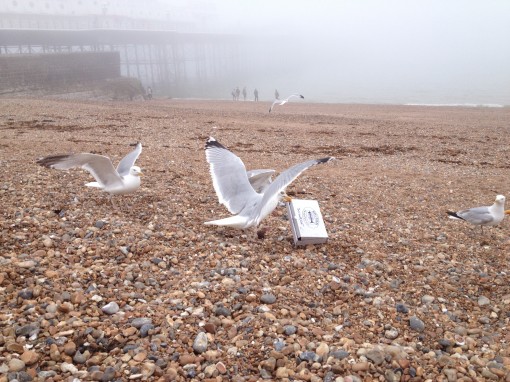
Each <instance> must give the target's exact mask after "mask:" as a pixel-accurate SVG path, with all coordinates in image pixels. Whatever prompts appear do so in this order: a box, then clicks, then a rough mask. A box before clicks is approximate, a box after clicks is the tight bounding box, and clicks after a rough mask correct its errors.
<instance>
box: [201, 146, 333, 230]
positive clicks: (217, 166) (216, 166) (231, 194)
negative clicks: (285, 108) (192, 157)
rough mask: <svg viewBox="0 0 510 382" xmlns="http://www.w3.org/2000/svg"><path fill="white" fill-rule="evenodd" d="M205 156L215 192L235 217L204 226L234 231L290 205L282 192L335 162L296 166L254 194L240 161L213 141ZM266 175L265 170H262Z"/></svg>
mask: <svg viewBox="0 0 510 382" xmlns="http://www.w3.org/2000/svg"><path fill="white" fill-rule="evenodd" d="M205 156H206V159H207V162H208V163H209V165H210V172H211V177H212V181H213V186H214V190H215V191H216V195H217V196H218V200H219V202H220V203H221V204H223V205H225V207H227V209H228V210H229V212H230V213H232V214H235V215H234V216H231V217H228V218H225V219H219V220H213V221H208V222H206V223H205V224H206V225H218V226H228V227H233V228H241V229H245V228H250V227H256V226H258V225H259V224H260V222H261V221H262V220H263V219H264V218H265V217H267V216H268V215H269V214H270V213H271V212H272V211H273V210H274V209H275V208H276V206H277V205H278V202H279V201H280V200H285V201H287V202H288V201H290V200H291V199H290V197H288V196H287V195H286V194H285V192H284V191H285V188H287V186H288V185H289V184H291V183H292V182H293V181H294V179H296V178H297V177H298V176H299V175H300V174H301V173H302V172H303V171H305V170H306V169H308V168H310V167H312V166H314V165H316V164H320V163H327V162H329V161H331V160H332V159H334V158H333V157H326V158H321V159H312V160H308V161H306V162H303V163H300V164H297V165H295V166H293V167H291V168H289V169H287V170H285V171H284V172H282V173H281V174H280V175H279V176H278V177H277V178H276V179H275V180H274V181H273V182H271V183H270V184H269V185H267V186H266V187H265V188H262V191H261V192H257V191H256V190H255V189H254V187H253V186H252V185H251V184H250V182H249V179H248V173H247V172H246V168H245V166H244V163H243V161H242V160H241V159H240V158H239V157H238V156H237V155H235V154H234V153H232V152H231V151H230V150H228V149H227V148H226V147H224V146H223V145H222V144H220V143H219V142H218V141H217V140H216V139H214V138H212V137H210V138H209V139H208V140H207V143H206V145H205ZM263 171H267V170H263Z"/></svg>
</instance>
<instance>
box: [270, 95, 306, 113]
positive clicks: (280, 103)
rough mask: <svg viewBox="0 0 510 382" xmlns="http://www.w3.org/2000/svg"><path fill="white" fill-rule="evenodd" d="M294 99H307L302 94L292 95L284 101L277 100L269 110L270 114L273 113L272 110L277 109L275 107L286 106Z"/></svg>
mask: <svg viewBox="0 0 510 382" xmlns="http://www.w3.org/2000/svg"><path fill="white" fill-rule="evenodd" d="M292 97H299V98H302V99H305V97H303V96H302V95H301V94H292V95H290V96H288V97H287V98H284V99H275V100H274V101H273V104H272V105H271V107H270V108H269V112H270V113H271V110H273V107H275V105H280V106H281V105H285V104H286V103H287V102H289V100H290V99H291V98H292Z"/></svg>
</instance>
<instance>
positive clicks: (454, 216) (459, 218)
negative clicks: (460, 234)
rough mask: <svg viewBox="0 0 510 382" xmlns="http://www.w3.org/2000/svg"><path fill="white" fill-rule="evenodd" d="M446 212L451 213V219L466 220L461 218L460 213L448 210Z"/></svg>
mask: <svg viewBox="0 0 510 382" xmlns="http://www.w3.org/2000/svg"><path fill="white" fill-rule="evenodd" d="M446 213H447V214H448V215H449V218H450V219H457V220H464V219H463V218H461V217H460V216H459V215H457V213H456V212H452V211H446Z"/></svg>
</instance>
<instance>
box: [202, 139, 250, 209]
mask: <svg viewBox="0 0 510 382" xmlns="http://www.w3.org/2000/svg"><path fill="white" fill-rule="evenodd" d="M205 157H206V159H207V162H208V163H209V165H210V172H211V177H212V181H213V186H214V190H215V191H216V195H218V200H219V202H220V203H221V204H223V205H225V207H227V209H228V210H229V211H230V213H232V214H238V213H239V212H241V211H242V210H243V208H244V207H245V205H246V204H247V203H248V202H250V201H252V200H255V199H258V198H260V195H259V194H257V193H256V192H255V190H254V189H253V187H252V186H251V184H250V182H249V181H248V175H247V174H246V167H245V166H244V163H243V161H242V160H241V159H240V158H239V157H238V156H237V155H235V154H234V153H232V152H231V151H229V150H228V149H227V148H226V147H224V146H223V145H221V144H220V143H219V142H218V141H217V140H216V139H214V138H212V137H210V138H209V139H208V140H207V143H206V145H205Z"/></svg>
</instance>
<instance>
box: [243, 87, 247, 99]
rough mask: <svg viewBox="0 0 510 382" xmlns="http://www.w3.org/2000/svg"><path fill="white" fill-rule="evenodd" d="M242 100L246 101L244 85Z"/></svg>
mask: <svg viewBox="0 0 510 382" xmlns="http://www.w3.org/2000/svg"><path fill="white" fill-rule="evenodd" d="M243 100H244V101H246V86H245V87H244V88H243Z"/></svg>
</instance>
